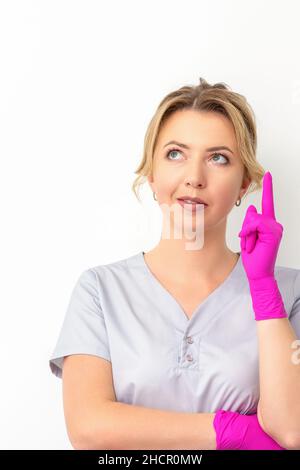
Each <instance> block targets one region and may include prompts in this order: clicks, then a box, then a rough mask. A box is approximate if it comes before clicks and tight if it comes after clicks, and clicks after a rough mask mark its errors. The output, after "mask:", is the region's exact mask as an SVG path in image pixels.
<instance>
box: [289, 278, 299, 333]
mask: <svg viewBox="0 0 300 470" xmlns="http://www.w3.org/2000/svg"><path fill="white" fill-rule="evenodd" d="M289 320H290V322H291V325H292V327H293V328H294V330H295V333H296V336H297V339H300V270H297V274H296V278H295V281H294V303H293V306H292V309H291V312H290V315H289Z"/></svg>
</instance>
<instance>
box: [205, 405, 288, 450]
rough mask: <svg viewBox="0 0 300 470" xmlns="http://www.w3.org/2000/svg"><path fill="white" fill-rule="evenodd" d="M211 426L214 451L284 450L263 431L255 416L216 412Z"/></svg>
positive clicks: (223, 411)
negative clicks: (215, 447) (214, 442)
mask: <svg viewBox="0 0 300 470" xmlns="http://www.w3.org/2000/svg"><path fill="white" fill-rule="evenodd" d="M213 425H214V428H215V431H216V441H217V449H216V450H286V449H284V448H283V447H281V446H280V445H279V444H277V442H276V441H274V439H272V438H271V437H270V436H269V435H268V434H266V433H265V432H264V431H263V429H262V427H261V426H260V424H259V422H258V419H257V415H256V414H253V415H242V414H240V413H237V412H235V411H225V410H218V411H217V412H216V415H215V417H214V421H213Z"/></svg>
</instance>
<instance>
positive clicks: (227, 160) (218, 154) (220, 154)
mask: <svg viewBox="0 0 300 470" xmlns="http://www.w3.org/2000/svg"><path fill="white" fill-rule="evenodd" d="M216 156H221V157H223V158H226V162H225V163H224V164H223V166H225V165H228V163H229V158H228V157H226V156H225V155H223V154H222V153H214V155H213V157H212V158H215V157H216Z"/></svg>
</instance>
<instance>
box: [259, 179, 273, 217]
mask: <svg viewBox="0 0 300 470" xmlns="http://www.w3.org/2000/svg"><path fill="white" fill-rule="evenodd" d="M261 209H262V214H263V215H268V216H269V217H272V218H273V219H275V211H274V199H273V183H272V175H271V173H270V172H269V171H267V172H266V173H265V175H264V180H263V193H262V204H261Z"/></svg>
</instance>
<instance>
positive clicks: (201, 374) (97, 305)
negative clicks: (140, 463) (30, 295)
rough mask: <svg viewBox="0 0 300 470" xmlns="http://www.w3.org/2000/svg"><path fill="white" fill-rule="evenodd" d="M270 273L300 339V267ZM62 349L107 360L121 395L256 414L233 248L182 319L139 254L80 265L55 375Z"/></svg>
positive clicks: (243, 286) (252, 343)
mask: <svg viewBox="0 0 300 470" xmlns="http://www.w3.org/2000/svg"><path fill="white" fill-rule="evenodd" d="M275 277H276V280H277V283H278V287H279V289H280V292H281V295H282V298H283V300H284V305H285V309H286V312H287V314H288V317H289V320H290V322H291V325H292V326H293V328H294V330H295V333H296V336H297V338H298V339H299V338H300V270H298V269H295V268H287V267H282V266H276V267H275ZM70 354H92V355H95V356H99V357H102V358H104V359H106V360H108V361H110V362H111V366H112V373H113V383H114V389H115V394H116V398H117V401H119V402H123V403H128V404H132V405H140V406H145V407H149V408H158V409H162V410H171V411H183V412H202V413H205V412H207V413H214V412H216V411H217V410H218V409H223V410H230V411H237V412H239V413H242V414H251V413H255V412H256V410H257V404H258V399H259V367H258V366H259V362H258V359H259V357H258V338H257V326H256V320H255V318H254V312H253V309H252V299H251V295H250V291H249V285H248V280H247V277H246V273H245V270H244V267H243V264H242V259H241V256H240V257H239V260H238V262H237V264H236V265H235V267H234V268H233V270H232V271H231V273H230V274H229V276H228V277H227V278H226V279H225V281H224V282H223V283H222V284H220V285H219V286H218V287H217V288H216V289H215V290H214V291H213V292H212V293H211V294H210V295H209V296H208V297H206V298H205V300H204V301H202V302H201V303H200V305H198V307H197V308H196V310H195V311H194V313H193V315H192V317H191V318H190V319H189V318H188V317H187V316H186V314H185V312H184V311H183V310H182V308H181V307H180V305H179V303H178V302H177V301H176V300H175V298H174V297H173V296H172V295H171V294H170V293H169V291H168V290H167V289H165V288H164V287H163V286H162V284H161V283H160V282H159V281H158V279H157V278H156V277H155V276H154V274H152V272H151V270H150V268H149V267H148V265H147V264H146V261H145V259H144V252H138V253H137V254H135V255H133V256H130V257H129V258H125V259H121V260H120V261H116V262H113V263H110V264H106V265H104V264H103V265H99V266H95V267H91V268H89V269H87V270H85V271H83V272H82V274H81V275H80V276H79V278H78V280H77V283H76V285H75V287H74V289H73V292H72V294H71V298H70V302H69V305H68V308H67V311H66V314H65V318H64V321H63V324H62V328H61V331H60V334H59V337H58V340H57V344H56V346H55V349H54V351H53V354H52V356H51V358H50V360H49V365H50V368H51V371H52V372H53V374H55V375H56V376H57V377H59V378H61V376H62V375H61V372H62V370H61V369H62V362H63V357H64V356H68V355H70ZM83 378H84V377H83Z"/></svg>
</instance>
